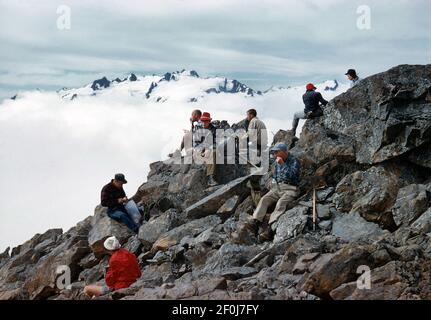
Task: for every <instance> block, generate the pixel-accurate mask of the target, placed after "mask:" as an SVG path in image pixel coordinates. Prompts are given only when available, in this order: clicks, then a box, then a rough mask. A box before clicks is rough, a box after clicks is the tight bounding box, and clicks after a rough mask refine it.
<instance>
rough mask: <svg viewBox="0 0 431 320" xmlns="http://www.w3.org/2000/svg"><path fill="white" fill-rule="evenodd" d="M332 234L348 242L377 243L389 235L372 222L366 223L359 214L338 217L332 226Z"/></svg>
mask: <svg viewBox="0 0 431 320" xmlns="http://www.w3.org/2000/svg"><path fill="white" fill-rule="evenodd" d="M332 234H333V235H334V236H336V237H339V238H340V239H342V240H344V241H346V242H355V241H359V240H363V241H376V240H378V239H379V238H381V237H383V236H386V235H389V232H388V231H383V230H382V229H380V227H379V226H378V225H377V224H375V223H372V222H368V221H366V220H365V219H364V218H362V217H361V216H360V215H359V214H358V213H357V212H353V213H349V214H343V215H339V216H337V217H336V218H335V219H334V221H333V224H332Z"/></svg>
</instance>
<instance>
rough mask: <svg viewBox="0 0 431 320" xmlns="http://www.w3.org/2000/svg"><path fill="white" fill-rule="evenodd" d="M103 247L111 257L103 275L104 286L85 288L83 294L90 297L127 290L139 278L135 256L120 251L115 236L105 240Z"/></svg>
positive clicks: (139, 272)
mask: <svg viewBox="0 0 431 320" xmlns="http://www.w3.org/2000/svg"><path fill="white" fill-rule="evenodd" d="M103 246H104V248H105V249H106V252H107V254H109V255H110V256H111V258H110V259H109V268H108V271H107V272H106V275H105V284H104V285H89V286H86V287H85V288H84V293H85V294H87V295H88V296H90V297H98V296H102V295H105V294H108V293H110V292H112V291H114V290H118V289H123V288H128V287H130V285H131V284H133V283H134V282H135V281H136V280H137V279H138V278H139V277H140V276H141V269H140V268H139V263H138V260H137V259H136V256H135V255H134V254H133V253H130V252H129V251H127V250H126V249H122V248H121V245H120V242H119V241H118V239H117V238H116V237H115V236H113V237H109V238H107V239H106V240H105V242H104V243H103Z"/></svg>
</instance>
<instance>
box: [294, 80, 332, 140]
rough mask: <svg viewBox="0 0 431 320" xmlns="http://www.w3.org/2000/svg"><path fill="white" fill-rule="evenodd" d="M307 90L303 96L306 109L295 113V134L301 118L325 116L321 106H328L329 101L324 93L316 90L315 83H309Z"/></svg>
mask: <svg viewBox="0 0 431 320" xmlns="http://www.w3.org/2000/svg"><path fill="white" fill-rule="evenodd" d="M306 90H307V91H306V92H305V93H304V95H303V96H302V100H303V101H304V105H305V108H304V111H303V112H302V111H301V112H296V113H295V114H294V115H293V122H292V132H293V135H294V136H295V135H296V128H297V127H298V124H299V119H311V118H317V117H321V116H323V110H322V107H321V106H326V105H327V104H328V101H326V100H325V99H323V97H322V94H321V93H320V92H316V90H317V88H316V87H315V86H314V84H312V83H309V84H307V86H306Z"/></svg>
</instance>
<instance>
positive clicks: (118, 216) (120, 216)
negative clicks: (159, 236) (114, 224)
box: [108, 210, 139, 232]
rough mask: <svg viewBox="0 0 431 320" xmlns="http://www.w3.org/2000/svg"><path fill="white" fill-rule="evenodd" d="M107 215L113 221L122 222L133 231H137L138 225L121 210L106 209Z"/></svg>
mask: <svg viewBox="0 0 431 320" xmlns="http://www.w3.org/2000/svg"><path fill="white" fill-rule="evenodd" d="M108 216H109V217H110V218H111V219H114V220H115V221H118V222H121V223H124V224H125V225H126V226H127V227H129V229H130V230H132V231H133V232H138V230H139V225H137V224H136V223H135V222H134V221H133V220H132V219H131V218H130V217H129V214H128V213H126V212H123V211H121V210H115V211H108Z"/></svg>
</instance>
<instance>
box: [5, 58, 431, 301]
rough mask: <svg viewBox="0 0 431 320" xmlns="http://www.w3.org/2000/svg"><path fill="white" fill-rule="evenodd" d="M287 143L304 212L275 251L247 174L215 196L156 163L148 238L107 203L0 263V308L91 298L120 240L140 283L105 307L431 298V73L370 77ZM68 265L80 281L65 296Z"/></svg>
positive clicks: (192, 177) (196, 175) (196, 176)
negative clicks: (259, 230) (136, 302)
mask: <svg viewBox="0 0 431 320" xmlns="http://www.w3.org/2000/svg"><path fill="white" fill-rule="evenodd" d="M277 141H285V142H286V143H288V144H289V145H290V146H291V148H292V149H291V152H292V153H293V154H295V155H296V156H298V157H299V159H300V160H301V164H302V168H303V170H302V181H301V186H300V189H301V201H299V202H298V203H297V204H296V205H295V206H294V207H293V208H291V209H289V210H288V211H287V212H286V213H285V214H284V215H283V216H281V217H280V219H279V221H278V222H277V223H276V224H275V225H274V226H273V229H274V231H275V237H274V240H273V241H271V242H265V243H258V240H257V239H256V238H255V236H254V235H253V234H250V233H249V231H247V229H246V228H243V226H244V223H245V222H246V221H247V220H248V219H250V214H251V213H252V212H253V204H252V200H251V196H250V190H249V189H248V188H247V181H248V179H249V177H248V176H246V175H245V176H244V175H243V174H244V171H243V170H242V169H243V168H241V167H240V166H236V165H231V166H229V167H228V168H226V169H225V170H222V171H221V175H220V176H219V177H218V179H219V180H220V181H223V182H224V183H225V184H224V185H221V186H220V187H217V188H210V189H207V188H206V187H205V172H204V168H203V167H202V166H197V165H187V166H186V165H183V166H180V165H175V164H172V163H169V162H156V163H153V164H151V165H150V169H151V171H150V173H149V175H148V180H147V182H146V183H144V184H143V185H142V186H141V187H140V188H139V189H138V190H137V192H136V194H135V196H134V199H135V200H136V201H137V202H138V204H139V205H140V206H143V207H145V208H146V210H148V211H150V213H151V218H150V220H149V221H148V222H147V223H145V224H144V225H143V226H142V227H141V229H140V230H139V234H137V235H134V234H132V233H130V232H129V231H128V229H127V228H126V227H124V226H122V225H120V224H118V223H117V222H115V221H113V220H111V219H109V218H108V217H107V216H106V212H105V210H104V209H103V208H102V207H100V206H98V207H96V209H95V214H94V215H93V216H90V217H88V218H87V219H85V220H84V221H82V222H80V223H79V224H77V225H76V226H75V227H74V228H72V229H71V230H69V231H67V232H65V233H63V232H62V230H59V229H52V230H49V231H47V232H46V233H44V234H38V235H35V236H34V237H33V238H32V239H31V240H29V241H27V242H26V243H24V244H22V245H21V246H18V247H16V248H14V249H12V251H11V252H10V253H9V251H8V250H7V251H6V252H5V253H3V254H1V255H0V299H85V297H83V295H82V294H80V293H81V291H82V288H83V286H84V285H85V284H89V283H95V282H98V281H103V272H104V269H105V267H106V266H107V258H106V257H104V256H103V255H102V254H101V246H102V242H103V240H104V239H105V238H106V237H107V236H109V235H112V234H114V235H116V236H117V237H118V238H119V239H120V241H121V242H122V244H123V245H124V247H126V248H127V249H128V250H130V251H132V252H134V253H135V254H136V255H137V256H138V257H139V261H140V263H141V265H142V277H141V278H140V279H139V280H138V281H137V282H136V283H135V284H133V285H132V286H131V287H130V288H128V289H123V290H119V291H117V292H114V293H111V294H109V295H107V296H104V297H101V298H100V299H431V289H430V288H431V286H430V283H431V270H430V265H431V264H430V262H431V208H430V206H431V65H426V66H419V65H417V66H413V65H401V66H398V67H395V68H393V69H391V70H389V71H387V72H384V73H381V74H376V75H374V76H371V77H369V78H367V79H364V80H363V81H362V82H361V83H360V84H359V85H357V86H356V87H355V88H353V89H350V90H348V91H347V92H345V93H343V94H341V95H339V96H337V97H336V98H334V99H333V100H331V101H330V103H329V105H328V106H327V108H326V109H325V115H324V117H322V118H320V119H314V120H308V121H307V122H306V124H305V125H304V127H303V130H302V133H301V136H300V138H299V140H298V139H297V138H295V137H292V136H291V135H290V133H289V132H286V131H279V132H278V133H277V134H276V135H275V137H274V143H275V142H277ZM268 180H269V176H268V175H265V176H263V177H262V179H261V184H262V186H263V187H264V186H265V185H266V182H267V181H268ZM313 187H314V188H316V189H317V192H316V197H317V215H318V225H317V228H316V230H313V227H312V223H311V218H312V201H311V199H312V198H311V195H312V192H311V191H312V190H313ZM59 265H65V266H68V267H69V268H70V272H71V280H72V284H71V285H70V287H68V288H66V289H64V290H60V289H59V288H58V286H56V277H57V276H56V270H57V267H58V266H59ZM361 270H370V275H371V279H370V287H369V288H367V289H363V288H362V287H360V286H358V285H357V279H358V277H359V276H361Z"/></svg>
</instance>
